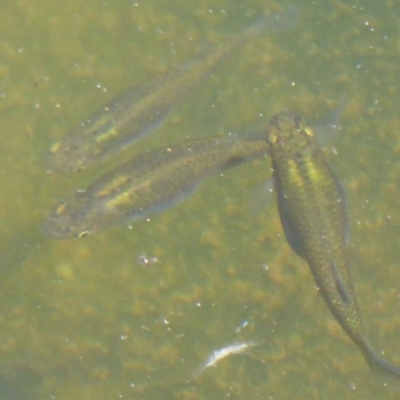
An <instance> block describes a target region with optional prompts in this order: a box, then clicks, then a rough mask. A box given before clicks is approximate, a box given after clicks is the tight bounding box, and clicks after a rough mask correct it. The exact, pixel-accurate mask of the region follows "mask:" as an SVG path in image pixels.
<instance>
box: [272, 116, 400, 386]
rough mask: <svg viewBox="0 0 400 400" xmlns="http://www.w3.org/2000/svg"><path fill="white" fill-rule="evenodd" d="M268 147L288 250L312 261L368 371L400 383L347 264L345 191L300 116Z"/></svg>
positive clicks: (286, 121) (275, 126)
mask: <svg viewBox="0 0 400 400" xmlns="http://www.w3.org/2000/svg"><path fill="white" fill-rule="evenodd" d="M267 142H268V143H269V145H270V151H269V155H270V157H271V160H272V166H273V174H274V180H275V186H276V192H277V199H278V209H279V215H280V219H281V223H282V227H283V230H284V232H285V236H286V239H287V241H288V243H289V245H290V246H291V248H292V249H293V250H294V251H295V252H296V253H297V254H298V255H299V256H300V257H301V258H303V259H304V260H305V261H307V263H308V265H309V267H310V269H311V271H312V274H313V276H314V279H315V282H316V284H317V286H318V287H319V289H320V292H321V294H322V296H323V297H324V300H325V302H326V304H327V305H328V307H329V308H330V310H331V312H332V314H333V315H334V317H335V318H336V319H337V321H338V322H339V323H340V325H341V326H342V328H343V329H344V331H345V332H346V333H347V335H348V336H349V337H350V338H351V339H352V340H353V342H354V343H355V344H356V345H357V346H358V347H359V349H360V350H361V352H362V354H363V355H364V358H365V359H366V361H367V363H368V364H369V366H370V367H371V368H372V369H373V370H375V371H377V372H379V373H381V374H382V375H384V376H385V377H389V378H395V379H398V378H399V377H400V368H399V367H398V366H396V365H393V364H391V363H389V362H387V361H386V360H384V359H383V358H382V357H381V356H380V355H379V354H378V353H377V352H376V351H375V350H374V349H373V348H372V346H371V345H370V344H369V342H368V341H367V339H366V337H365V333H364V328H363V324H362V321H361V317H360V312H359V309H358V305H357V300H356V295H355V291H354V287H353V280H352V277H351V273H350V269H349V266H348V262H347V255H346V253H347V251H346V245H347V239H348V216H347V204H346V199H345V196H344V191H343V189H342V187H341V185H340V183H339V181H338V179H337V177H336V176H335V174H334V172H333V171H332V169H331V167H330V166H329V164H328V163H327V161H326V159H325V157H324V154H323V151H322V149H321V148H320V147H319V146H318V144H317V143H316V141H315V138H314V132H313V130H312V129H311V128H310V127H308V126H307V125H306V124H305V122H304V120H303V119H302V118H301V117H300V116H298V115H296V114H293V113H291V112H287V111H285V112H282V113H280V114H277V115H276V116H274V117H273V118H272V119H271V123H270V127H269V129H268V133H267Z"/></svg>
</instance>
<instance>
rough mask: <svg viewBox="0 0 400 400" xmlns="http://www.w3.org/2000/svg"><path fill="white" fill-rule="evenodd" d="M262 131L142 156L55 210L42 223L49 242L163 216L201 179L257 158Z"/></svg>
mask: <svg viewBox="0 0 400 400" xmlns="http://www.w3.org/2000/svg"><path fill="white" fill-rule="evenodd" d="M267 149H268V145H267V143H266V141H265V132H254V133H251V134H246V135H225V136H217V137H210V138H207V139H200V140H195V141H191V142H186V143H181V144H176V145H173V146H169V147H165V148H161V149H158V150H155V151H151V152H149V153H146V154H143V155H141V156H139V157H137V158H134V159H133V160H131V161H129V162H127V163H125V164H122V165H121V166H119V167H117V168H115V169H114V170H112V171H110V172H108V173H107V174H105V175H103V176H102V177H101V178H99V179H98V180H96V181H95V182H94V183H92V184H91V185H90V186H89V187H88V188H87V189H86V190H83V191H79V192H77V193H76V194H75V195H74V196H73V197H72V198H70V199H69V200H66V201H63V202H61V203H60V204H59V205H57V206H56V207H55V208H54V209H53V211H51V213H50V215H49V216H48V217H47V218H46V220H45V223H44V228H45V231H46V232H47V234H48V235H50V236H51V237H53V238H67V237H84V236H87V235H88V234H93V233H96V232H100V231H102V230H103V229H105V228H107V227H109V226H111V225H115V224H119V223H123V222H127V221H131V220H135V219H140V218H146V217H148V216H149V215H152V214H154V213H157V212H160V211H163V210H165V209H167V208H169V207H171V206H173V205H174V204H177V203H179V202H181V201H183V200H185V199H186V198H187V197H189V196H190V195H191V194H192V193H193V192H194V190H195V189H196V188H197V186H198V185H199V183H200V182H201V180H202V179H204V178H205V177H207V176H210V175H212V174H215V173H219V172H221V171H223V170H225V169H227V168H231V167H235V166H237V165H240V164H242V163H244V162H247V161H251V160H253V159H255V158H260V157H262V156H264V155H265V154H266V151H267Z"/></svg>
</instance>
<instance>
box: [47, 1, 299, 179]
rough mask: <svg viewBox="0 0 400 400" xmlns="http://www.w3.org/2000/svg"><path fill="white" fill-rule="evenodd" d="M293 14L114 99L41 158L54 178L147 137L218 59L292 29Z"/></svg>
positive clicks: (269, 18) (271, 18)
mask: <svg viewBox="0 0 400 400" xmlns="http://www.w3.org/2000/svg"><path fill="white" fill-rule="evenodd" d="M298 14H299V13H298V9H297V8H296V7H291V8H288V9H286V10H284V11H282V12H280V13H276V14H271V15H264V16H262V18H261V19H259V20H258V21H256V23H255V24H253V25H252V26H250V27H249V28H247V29H245V30H244V31H242V32H241V33H239V34H236V35H234V36H233V37H231V38H230V39H228V40H226V41H225V42H223V43H221V44H219V45H217V46H215V47H211V48H209V49H206V50H205V51H203V52H201V53H200V54H198V55H197V56H196V57H195V58H193V59H192V60H190V61H188V62H186V63H184V64H182V65H179V66H175V67H173V68H171V69H170V70H167V71H166V72H165V73H163V74H161V75H159V76H157V77H155V78H154V79H153V80H151V81H150V82H144V83H142V84H139V85H138V86H135V87H133V88H131V89H128V90H126V91H124V92H123V93H122V94H119V95H117V96H116V97H115V98H113V99H112V100H111V101H110V102H108V103H107V104H105V105H103V106H102V107H101V108H100V109H99V110H97V111H95V112H94V113H93V114H92V115H91V116H89V117H88V118H87V119H86V120H85V121H83V122H82V123H81V124H79V126H77V127H76V128H75V129H73V130H72V131H71V132H70V133H69V134H67V135H66V136H64V137H63V138H61V139H60V140H58V141H56V142H54V143H53V144H52V145H51V147H50V150H49V151H48V153H47V155H46V161H45V163H46V166H47V169H48V170H49V171H51V172H55V173H65V172H72V171H80V170H82V169H84V168H86V167H89V166H92V165H94V164H96V163H98V162H101V161H104V160H106V159H107V158H108V157H111V156H112V155H114V154H115V153H117V152H120V151H121V150H122V149H124V148H126V147H128V146H130V145H131V144H132V143H133V142H135V141H136V140H138V139H139V138H141V137H143V136H146V135H148V134H150V133H151V132H152V131H154V130H155V129H156V128H157V127H158V126H159V125H160V124H161V123H162V122H163V121H164V120H165V119H166V117H167V116H168V115H169V114H170V112H171V111H172V110H173V109H174V108H175V107H176V106H177V105H178V104H179V103H180V102H181V101H182V100H183V99H184V98H185V96H186V95H188V94H189V93H191V92H192V91H193V89H194V88H195V87H196V86H198V85H199V84H200V83H201V82H202V81H203V80H204V79H205V78H206V77H207V76H208V75H210V73H211V72H212V71H213V70H214V68H215V67H216V66H217V65H218V64H219V63H220V62H221V61H222V60H224V59H225V58H226V57H227V56H229V55H230V54H232V53H233V52H234V51H235V50H237V49H239V48H240V47H242V46H243V45H245V44H246V43H247V42H248V41H249V40H251V39H254V38H257V37H259V36H260V35H264V34H267V33H273V32H278V31H282V30H285V29H289V28H292V27H293V26H294V25H295V24H296V21H297V20H298Z"/></svg>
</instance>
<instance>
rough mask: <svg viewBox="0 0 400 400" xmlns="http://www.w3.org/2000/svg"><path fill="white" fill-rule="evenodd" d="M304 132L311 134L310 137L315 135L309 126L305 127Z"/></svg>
mask: <svg viewBox="0 0 400 400" xmlns="http://www.w3.org/2000/svg"><path fill="white" fill-rule="evenodd" d="M304 132H305V133H306V135H307V136H310V137H313V136H314V131H313V130H312V129H311V128H309V127H307V128H305V129H304Z"/></svg>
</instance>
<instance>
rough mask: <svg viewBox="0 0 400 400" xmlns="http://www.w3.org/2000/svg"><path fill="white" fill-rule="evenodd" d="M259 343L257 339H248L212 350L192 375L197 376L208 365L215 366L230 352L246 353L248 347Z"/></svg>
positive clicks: (230, 353)
mask: <svg viewBox="0 0 400 400" xmlns="http://www.w3.org/2000/svg"><path fill="white" fill-rule="evenodd" d="M259 345H260V343H259V342H257V341H250V342H235V343H232V344H230V345H228V346H225V347H221V348H220V349H218V350H214V351H213V352H211V354H210V356H209V357H208V358H207V360H206V361H205V362H204V363H203V364H201V365H200V367H199V368H197V369H196V370H195V371H194V373H193V377H194V378H196V377H198V376H199V375H200V374H201V373H202V372H203V371H204V370H205V369H207V368H208V367H215V366H216V365H217V363H219V362H220V361H221V360H222V359H223V358H225V357H228V356H230V355H232V354H243V353H244V354H246V353H245V352H246V351H248V349H249V348H250V347H254V346H259ZM246 355H250V354H246Z"/></svg>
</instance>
